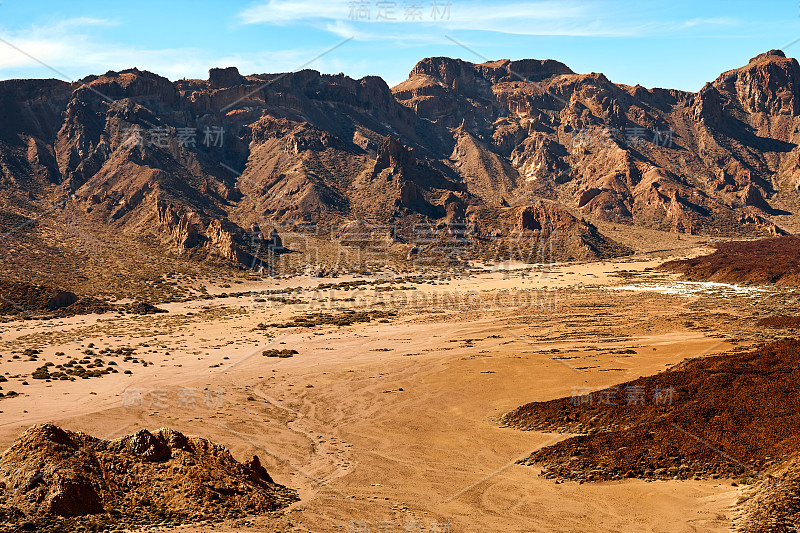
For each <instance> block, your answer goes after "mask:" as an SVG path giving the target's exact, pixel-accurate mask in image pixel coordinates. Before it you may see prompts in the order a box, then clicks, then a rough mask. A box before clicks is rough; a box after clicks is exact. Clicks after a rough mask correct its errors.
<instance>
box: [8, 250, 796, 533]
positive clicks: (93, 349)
mask: <svg viewBox="0 0 800 533" xmlns="http://www.w3.org/2000/svg"><path fill="white" fill-rule="evenodd" d="M676 244H678V243H676ZM683 246H684V247H678V246H676V247H675V249H673V250H667V251H663V250H662V251H660V252H651V253H647V252H640V253H637V254H636V255H634V256H631V257H628V258H624V259H618V260H613V261H605V262H592V263H576V264H556V265H548V266H546V267H542V266H541V265H538V266H532V265H522V264H501V265H477V264H473V265H471V267H470V268H468V269H463V270H458V271H448V272H445V271H441V272H434V271H431V270H426V271H422V273H421V274H419V273H417V274H413V273H411V274H409V273H405V274H403V275H394V274H392V273H391V272H383V273H374V274H371V275H365V276H355V277H354V276H341V277H339V278H336V279H334V280H326V279H319V278H312V277H300V276H296V277H292V278H287V279H262V280H256V279H253V280H249V281H244V282H241V283H240V284H238V285H236V287H237V288H236V290H237V291H244V292H245V293H246V295H245V296H239V297H216V298H207V299H198V300H192V301H188V302H180V303H170V304H162V305H160V307H162V308H163V309H166V310H167V311H168V312H167V313H160V314H148V315H129V314H125V315H124V314H121V313H120V314H109V313H107V314H103V315H83V316H74V317H69V318H56V319H50V320H43V321H40V320H15V321H11V322H6V323H3V324H0V349H2V350H1V351H2V353H3V354H15V355H19V354H23V353H25V352H24V351H25V350H26V349H28V350H40V353H39V354H36V356H35V357H32V358H30V359H35V360H28V359H29V356H28V355H22V356H21V357H17V358H13V357H12V356H11V355H8V356H5V355H4V359H3V360H2V362H1V363H0V369H2V371H3V374H5V376H6V378H7V379H8V381H7V382H4V383H2V387H3V388H2V392H4V393H6V396H5V397H4V398H2V399H0V411H1V412H2V414H0V448H2V449H6V448H7V447H8V446H9V445H11V443H12V442H13V441H14V440H15V439H16V438H17V437H18V436H19V435H20V434H21V433H22V432H23V431H25V429H26V428H28V427H30V426H32V425H34V424H42V423H52V424H55V425H57V426H60V427H62V428H64V429H68V430H71V431H82V432H86V433H88V434H90V435H93V436H95V437H100V438H103V439H114V438H117V437H120V436H122V435H127V434H131V433H135V432H136V431H137V430H140V429H143V428H144V429H148V430H150V431H154V430H156V429H157V428H161V427H169V428H172V429H174V430H177V431H180V432H182V433H184V434H187V435H199V436H202V437H203V438H206V439H209V440H211V441H213V442H216V443H218V444H222V445H224V446H227V447H228V448H229V449H230V451H231V453H232V454H233V456H234V457H235V458H236V459H237V460H239V461H244V460H246V459H248V458H249V457H251V456H252V455H254V454H255V455H258V456H259V457H260V459H261V463H262V464H263V465H264V467H265V468H266V470H267V471H268V472H269V474H270V475H271V476H272V478H273V479H274V480H275V482H276V483H279V484H282V485H285V486H287V487H290V488H293V489H296V490H297V491H298V495H299V498H300V499H299V501H297V502H296V503H294V504H292V505H291V506H290V507H288V508H286V509H284V510H283V511H281V512H276V513H273V514H269V515H265V516H255V517H246V518H231V519H229V520H224V519H223V518H224V517H220V518H221V519H223V520H222V521H221V522H216V523H207V522H206V523H198V524H189V525H181V526H180V527H175V530H179V531H187V532H188V531H312V532H323V531H324V532H328V531H331V532H333V531H343V532H344V531H369V530H371V531H425V532H431V531H454V532H455V531H457V532H462V531H463V532H482V531H520V532H523V531H525V532H528V531H564V532H567V531H575V532H577V531H589V530H593V531H601V530H602V531H630V532H634V531H635V532H642V531H658V532H668V531H675V532H683V531H729V530H730V527H731V521H732V519H733V518H734V515H735V514H736V513H737V508H736V507H737V501H740V500H741V499H742V497H743V495H744V494H745V492H746V491H747V490H749V487H748V486H747V485H743V484H737V483H735V480H732V479H727V478H722V477H720V478H719V479H713V478H707V479H697V480H695V479H681V480H669V481H664V480H653V481H651V480H643V479H620V480H612V481H600V482H589V483H583V482H580V483H579V482H575V481H569V480H564V481H563V482H562V481H557V480H553V479H547V478H545V477H540V476H539V475H538V474H539V473H540V471H541V469H540V467H539V466H537V465H533V466H525V465H522V464H517V463H516V461H519V460H521V459H524V458H526V457H527V456H528V455H530V453H531V452H533V451H534V450H536V449H538V448H541V447H543V446H545V445H551V444H553V443H555V442H557V441H559V440H562V439H565V438H567V437H569V436H570V434H569V433H568V432H566V431H569V429H570V428H569V427H566V426H567V424H566V423H565V428H563V429H564V430H565V432H550V433H545V432H539V431H521V430H519V429H515V428H512V427H506V426H505V424H503V423H502V421H501V420H500V417H501V416H502V415H504V414H505V413H507V412H509V411H511V410H513V409H515V408H517V407H519V406H521V405H523V404H526V403H528V402H532V401H544V400H551V399H554V398H561V397H568V396H571V395H574V394H575V391H577V390H599V389H603V388H605V387H609V386H612V385H614V384H618V383H622V382H625V381H629V380H633V379H636V378H638V377H640V376H647V375H651V374H656V373H658V372H660V371H663V370H664V369H666V368H668V367H670V366H673V365H675V364H677V363H679V362H681V361H682V360H684V359H687V358H692V357H699V356H706V355H711V354H720V353H726V352H731V351H733V350H743V349H745V348H747V347H749V346H752V345H754V344H756V343H761V342H764V341H768V340H771V339H772V338H774V337H776V336H781V335H780V334H781V333H782V332H781V331H779V330H774V329H766V328H763V327H760V326H757V325H756V323H757V321H758V320H759V319H760V318H762V317H764V316H767V315H770V314H772V313H775V312H777V311H780V310H787V309H788V310H791V309H792V303H793V301H794V299H793V298H792V293H793V289H786V288H779V287H775V286H773V287H766V286H764V287H761V286H748V287H738V286H734V285H725V284H708V283H692V282H686V281H681V277H680V276H679V275H677V274H672V273H668V272H664V271H660V270H657V269H656V267H658V265H660V264H661V263H663V262H664V260H665V259H666V258H676V257H691V256H697V255H700V254H702V253H707V252H709V251H710V250H709V248H708V247H707V246H704V245H702V244H700V243H699V241H698V240H696V239H695V241H690V242H684V243H683ZM298 286H300V287H302V290H295V291H293V292H292V293H291V299H287V300H284V301H275V300H276V299H274V298H273V299H272V300H270V299H269V298H267V297H264V296H262V294H264V293H262V291H268V290H269V291H273V290H275V289H281V288H288V287H298ZM207 287H208V293H209V294H210V295H212V296H214V295H219V294H221V293H223V292H225V291H226V290H231V289H226V288H224V287H222V286H220V284H219V283H217V284H216V285H215V282H214V281H213V280H209V281H208V283H207ZM247 291H252V292H247ZM269 294H274V293H269ZM287 302H288V303H287ZM351 311H355V312H356V313H355V314H354V313H351ZM361 312H364V313H365V314H359V313H361ZM314 313H318V314H314ZM348 313H349V314H348ZM309 314H312V315H311V316H315V317H317V319H318V320H317V321H316V322H313V321H312V322H310V323H309V322H306V323H303V324H300V325H298V324H297V323H294V325H292V323H291V322H290V321H291V319H292V318H293V317H297V316H309ZM331 316H333V317H339V318H341V317H347V316H351V317H352V316H355V317H356V318H355V319H352V320H344V325H335V324H330V323H326V320H325V317H331ZM358 317H361V318H358ZM360 320H364V321H360ZM366 320H368V321H366ZM348 322H353V323H348ZM287 325H289V326H291V327H278V326H287ZM120 347H129V348H134V349H135V351H133V353H129V355H127V356H126V357H125V358H124V360H123V357H122V356H120V355H117V354H116V353H110V352H109V350H117V349H118V348H120ZM107 349H108V350H107ZM87 350H89V351H90V353H92V355H90V356H87V355H86V351H87ZM269 350H296V353H295V354H291V353H288V354H287V355H291V356H290V357H287V356H285V357H268V356H265V355H263V354H264V353H265V352H266V353H267V354H271V355H276V354H277V353H278V352H269ZM27 353H28V354H30V353H31V352H30V351H29V352H27ZM5 357H7V358H5ZM84 358H86V359H89V360H91V361H94V360H95V359H96V358H100V359H102V360H103V361H104V364H106V363H107V362H110V361H114V365H115V369H117V370H118V372H117V373H111V374H106V375H103V376H102V377H91V378H88V379H77V380H74V381H70V380H57V379H53V380H50V381H46V380H43V379H31V373H32V372H34V371H35V370H36V368H39V367H40V366H41V365H43V364H45V363H47V362H52V363H54V365H59V364H63V363H65V362H67V361H68V360H70V359H84ZM145 363H146V364H145ZM50 369H51V371H53V368H52V366H51V367H50ZM126 371H130V373H126ZM23 381H24V382H25V383H26V384H23V383H22V382H23ZM12 390H13V391H16V392H17V393H19V394H18V395H16V396H12V395H8V392H9V391H12ZM672 401H674V402H676V403H677V402H680V401H681V398H680V397H676V398H674V399H672ZM359 528H361V529H359ZM370 528H371V529H370ZM380 528H383V529H380ZM404 528H406V529H404ZM447 528H450V529H447ZM163 529H165V530H172V527H171V525H170V524H168V523H164V524H163Z"/></svg>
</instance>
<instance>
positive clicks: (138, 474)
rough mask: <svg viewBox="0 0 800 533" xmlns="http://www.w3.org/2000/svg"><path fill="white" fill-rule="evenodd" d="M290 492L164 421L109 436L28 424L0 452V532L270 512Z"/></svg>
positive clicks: (292, 497)
mask: <svg viewBox="0 0 800 533" xmlns="http://www.w3.org/2000/svg"><path fill="white" fill-rule="evenodd" d="M297 499H298V497H297V494H296V493H295V492H294V491H292V490H291V489H288V488H286V487H284V486H282V485H278V484H276V483H275V482H274V481H273V480H272V478H271V477H270V476H269V474H268V473H267V472H266V470H265V469H264V468H263V467H262V466H261V463H260V461H259V459H258V457H257V456H254V457H253V458H252V459H251V460H250V461H249V462H247V463H240V462H238V461H236V460H235V459H234V458H233V457H232V456H231V454H230V452H229V451H228V449H227V448H225V447H223V446H220V445H217V444H214V443H212V442H210V441H208V440H206V439H202V438H199V437H194V436H186V435H183V434H182V433H179V432H177V431H173V430H171V429H167V428H162V429H159V430H157V431H154V432H152V433H151V432H149V431H147V430H144V429H143V430H140V431H138V432H137V433H135V434H133V435H128V436H125V437H122V438H119V439H115V440H110V441H109V440H101V439H97V438H95V437H92V436H90V435H87V434H85V433H80V432H72V431H66V430H63V429H61V428H59V427H57V426H54V425H52V424H43V425H36V426H33V427H31V428H29V429H28V430H27V431H25V433H23V434H22V436H20V437H19V438H18V439H17V440H16V441H15V442H14V443H13V444H12V445H11V447H10V448H9V449H8V450H6V451H5V452H4V453H3V454H2V456H0V524H2V525H0V530H7V531H17V530H18V529H19V528H20V527H22V528H23V529H27V530H36V531H73V530H74V529H76V528H78V527H86V528H89V530H100V529H103V528H105V527H112V528H113V529H124V528H126V527H130V528H133V527H143V526H147V525H154V524H162V525H177V524H181V523H192V522H200V521H204V520H209V521H219V520H223V519H226V518H234V517H241V516H244V515H253V514H265V513H271V512H274V511H277V510H279V509H281V508H283V507H285V506H287V505H289V504H290V503H292V502H294V501H296V500H297Z"/></svg>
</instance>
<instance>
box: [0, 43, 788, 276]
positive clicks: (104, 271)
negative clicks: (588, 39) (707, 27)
mask: <svg viewBox="0 0 800 533" xmlns="http://www.w3.org/2000/svg"><path fill="white" fill-rule="evenodd" d="M798 91H800V67H799V66H798V63H797V61H796V60H795V59H791V58H787V57H785V55H784V53H783V52H781V51H779V50H771V51H769V52H766V53H763V54H760V55H758V56H756V57H754V58H753V59H751V60H750V61H749V62H748V63H747V64H746V65H744V66H742V67H741V68H738V69H734V70H731V71H728V72H724V73H722V74H721V75H720V76H719V77H718V78H717V79H716V80H714V81H712V82H709V83H707V84H706V85H705V86H704V87H703V88H702V89H701V90H700V91H699V92H696V93H695V92H686V91H680V90H673V89H658V88H656V89H646V88H644V87H641V86H639V85H637V86H628V85H622V84H616V83H613V82H611V81H609V80H608V79H607V78H606V77H605V76H604V75H603V74H600V73H590V74H578V73H575V72H573V71H572V70H571V69H570V68H569V67H568V66H566V65H564V64H562V63H560V62H558V61H554V60H535V59H524V60H519V61H510V60H499V61H491V62H486V63H481V64H475V63H469V62H466V61H463V60H460V59H451V58H446V57H433V58H427V59H424V60H422V61H420V62H419V63H418V64H417V65H416V66H415V67H414V68H413V70H412V71H411V73H410V74H409V77H408V79H407V80H406V81H404V82H402V83H400V84H399V85H397V86H395V87H389V86H388V85H387V84H386V83H385V82H384V81H383V80H382V79H381V78H379V77H375V76H367V77H364V78H361V79H358V80H356V79H352V78H349V77H347V76H345V75H343V74H338V75H326V74H320V73H319V72H316V71H313V70H301V71H297V72H291V73H283V74H253V75H241V74H240V73H239V72H238V70H237V69H236V68H235V67H228V68H219V69H216V68H215V69H211V70H210V72H209V78H208V79H207V80H189V79H182V80H178V81H170V80H168V79H166V78H164V77H161V76H159V75H157V74H153V73H150V72H146V71H140V70H138V69H135V68H134V69H129V70H124V71H121V72H107V73H105V74H103V75H99V76H89V77H87V78H84V79H82V80H80V81H78V82H74V83H68V82H63V81H59V80H54V79H32V80H7V81H2V82H0V190H2V193H1V194H0V234H2V235H3V237H4V239H5V242H6V246H5V247H3V250H2V252H0V261H2V263H3V266H4V267H5V268H6V272H7V274H8V275H9V276H11V277H25V278H35V279H37V280H38V281H43V280H47V279H59V276H62V278H63V276H65V275H66V274H69V276H70V277H71V279H73V280H77V281H78V282H85V283H88V284H92V283H100V285H101V286H111V285H113V282H114V280H122V279H128V278H130V277H135V276H136V275H137V273H139V272H143V271H150V270H153V271H159V272H165V271H168V270H170V269H171V268H174V265H175V264H177V263H181V264H208V263H209V262H210V263H213V264H219V265H227V266H231V265H233V266H238V267H241V268H248V267H252V266H254V265H261V266H263V265H264V263H265V262H266V261H268V260H269V258H268V257H267V256H270V257H272V258H273V259H274V255H275V254H276V253H277V254H280V253H281V252H282V251H285V250H286V249H287V248H288V249H291V246H290V245H289V244H288V243H287V241H286V235H287V234H292V235H298V234H303V232H304V231H305V235H311V237H310V238H312V239H316V240H317V241H319V242H328V243H330V242H339V243H344V244H350V245H367V244H374V243H376V242H382V243H386V244H387V249H389V250H390V251H391V253H392V254H395V255H396V256H397V257H399V258H401V259H410V258H413V257H415V256H416V254H420V253H422V252H424V251H426V250H429V249H434V248H436V246H434V245H433V244H431V239H429V238H428V237H430V235H435V236H436V239H438V241H437V242H439V243H441V242H442V241H448V239H449V241H448V242H450V241H452V242H456V243H460V244H459V246H462V248H463V247H464V246H469V247H474V249H476V250H486V249H489V248H491V247H492V246H494V248H493V249H495V250H496V249H497V247H498V244H497V243H498V242H504V239H506V240H507V239H511V238H512V237H513V238H519V236H525V238H528V239H531V242H534V243H538V245H541V243H542V242H546V241H547V240H548V239H551V238H552V236H554V235H558V246H556V247H555V248H554V249H555V252H554V253H555V254H556V256H557V258H558V259H579V260H580V259H592V258H598V257H610V256H615V255H621V254H626V253H630V251H631V249H630V247H628V246H624V245H622V244H620V243H618V242H615V241H614V240H613V239H611V238H609V237H608V236H607V235H605V234H604V233H603V231H602V230H601V229H600V228H602V227H604V225H608V224H613V225H619V226H621V227H623V226H631V227H644V228H649V229H653V230H663V231H669V232H677V233H685V234H697V235H708V236H709V237H735V236H738V237H744V236H764V235H780V234H785V233H791V232H796V231H798V230H799V229H800V193H798V189H800V148H798V143H799V142H800V93H799V92H798ZM312 227H313V231H309V230H308V228H312ZM282 237H283V239H282ZM306 241H308V239H306ZM551 248H552V246H551ZM470 249H473V248H470ZM290 251H291V250H290ZM150 267H152V269H151V268H150ZM84 271H85V272H86V274H81V273H82V272H84ZM102 280H105V284H104V283H102V282H101V281H102Z"/></svg>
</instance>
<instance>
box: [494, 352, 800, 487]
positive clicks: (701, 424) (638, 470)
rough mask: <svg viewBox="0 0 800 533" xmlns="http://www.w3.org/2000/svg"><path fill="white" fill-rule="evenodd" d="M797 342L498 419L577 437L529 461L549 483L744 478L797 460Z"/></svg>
mask: <svg viewBox="0 0 800 533" xmlns="http://www.w3.org/2000/svg"><path fill="white" fill-rule="evenodd" d="M798 363H800V341H797V340H781V341H777V342H774V343H772V344H769V345H766V346H763V347H761V348H759V349H757V350H754V351H751V352H748V353H740V354H728V355H720V356H714V357H706V358H700V359H690V360H687V361H685V362H684V363H681V364H679V365H677V366H676V367H673V368H672V369H670V370H668V371H665V372H662V373H660V374H656V375H653V376H646V377H642V378H639V379H637V380H634V381H631V382H628V383H622V384H620V385H618V386H614V387H610V388H607V389H603V390H600V391H576V393H575V394H574V395H573V396H572V397H567V398H560V399H557V400H551V401H547V402H534V403H530V404H527V405H523V406H522V407H519V408H517V409H516V410H514V411H512V412H510V413H508V414H506V415H504V417H503V420H504V422H505V423H506V424H508V425H510V426H513V427H517V428H520V429H529V430H543V431H561V432H565V433H585V434H583V435H578V436H573V437H570V438H568V439H566V440H563V441H561V442H559V443H557V444H554V445H552V446H548V447H546V448H543V449H541V450H538V451H536V452H534V453H533V454H532V455H531V456H530V457H529V458H528V459H525V460H524V461H523V462H524V463H525V464H534V463H538V464H541V465H544V469H543V472H542V474H543V475H544V476H545V477H550V478H564V479H573V480H585V481H597V480H609V479H621V478H625V477H642V478H645V479H673V478H675V479H692V478H696V477H699V478H706V477H711V478H719V477H738V476H751V475H753V472H764V471H765V470H766V469H767V468H769V467H771V466H774V465H775V464H776V460H777V459H778V458H782V457H786V456H788V455H791V454H793V453H795V452H797V451H798V450H800V438H799V437H798V435H800V431H799V430H800V410H798V400H797V398H798V397H800V395H798V393H799V392H800V386H799V385H798V383H800V364H798Z"/></svg>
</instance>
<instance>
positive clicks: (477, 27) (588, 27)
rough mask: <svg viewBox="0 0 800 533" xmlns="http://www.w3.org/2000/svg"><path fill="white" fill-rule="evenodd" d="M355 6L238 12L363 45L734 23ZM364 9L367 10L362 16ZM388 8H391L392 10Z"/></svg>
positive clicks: (576, 0)
mask: <svg viewBox="0 0 800 533" xmlns="http://www.w3.org/2000/svg"><path fill="white" fill-rule="evenodd" d="M415 4H416V5H418V6H423V8H422V9H420V10H419V11H417V12H416V13H415V14H412V13H411V12H410V11H408V7H407V6H408V5H409V3H407V2H377V1H375V2H352V1H349V0H325V1H323V0H299V1H295V0H266V1H262V2H260V3H257V4H255V5H252V6H250V7H248V8H247V9H244V10H242V11H241V12H239V13H238V15H237V19H238V21H239V22H240V23H241V24H244V25H249V24H268V25H276V26H285V25H291V24H298V25H307V26H310V27H314V28H317V29H322V30H325V31H328V32H331V33H334V34H336V35H339V36H343V35H345V34H346V35H348V36H354V37H355V38H356V39H357V40H362V41H372V40H397V39H402V40H405V41H415V40H418V41H423V40H425V39H424V38H425V36H427V37H428V40H430V39H431V38H434V37H433V35H432V34H433V33H435V32H432V31H431V30H434V29H435V30H437V31H439V33H442V32H454V31H462V30H463V31H487V32H496V33H504V34H512V35H543V36H544V35H549V36H558V35H561V36H586V37H589V36H592V37H603V36H606V37H625V36H628V37H633V36H642V35H652V34H653V33H654V32H661V33H664V32H675V31H680V30H685V29H689V28H694V27H698V26H703V27H710V26H731V25H735V24H736V23H737V21H736V20H735V19H732V18H729V17H718V18H693V19H691V20H648V19H647V18H642V17H641V16H639V15H637V13H635V12H634V10H632V9H631V8H630V4H624V3H621V2H617V1H614V0H605V1H603V0H561V1H557V2H556V1H550V0H540V1H532V2H520V1H518V0H498V1H476V0H468V1H464V2H455V1H450V2H448V1H446V0H438V2H437V3H436V5H437V6H438V7H436V8H435V11H434V7H433V6H434V5H435V4H434V2H433V0H429V1H427V2H416V3H415ZM359 6H363V8H361V10H359ZM386 6H390V7H389V8H387V7H386Z"/></svg>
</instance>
